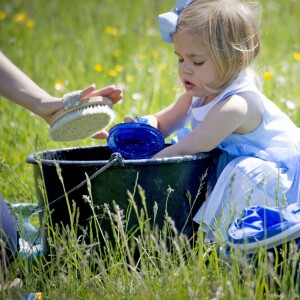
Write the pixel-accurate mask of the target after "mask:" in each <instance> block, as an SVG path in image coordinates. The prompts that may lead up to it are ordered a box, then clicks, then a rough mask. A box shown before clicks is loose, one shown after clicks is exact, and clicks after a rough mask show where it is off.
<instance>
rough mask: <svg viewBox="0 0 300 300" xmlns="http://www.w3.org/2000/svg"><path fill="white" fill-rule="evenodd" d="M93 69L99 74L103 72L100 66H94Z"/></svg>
mask: <svg viewBox="0 0 300 300" xmlns="http://www.w3.org/2000/svg"><path fill="white" fill-rule="evenodd" d="M94 69H95V71H96V72H99V73H101V72H103V70H104V68H103V66H102V65H100V64H96V65H95V67H94Z"/></svg>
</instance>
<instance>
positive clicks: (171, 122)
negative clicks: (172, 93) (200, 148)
mask: <svg viewBox="0 0 300 300" xmlns="http://www.w3.org/2000/svg"><path fill="white" fill-rule="evenodd" d="M191 101H192V97H191V96H190V95H189V94H187V93H184V94H182V95H181V96H179V98H178V99H177V101H176V102H174V103H172V104H171V105H170V106H168V107H167V108H165V109H163V110H162V111H160V112H158V113H156V114H154V115H146V116H143V118H147V119H148V122H149V125H151V126H152V127H154V128H157V129H158V130H159V131H160V132H161V133H162V134H163V136H164V137H167V136H169V135H170V134H171V133H172V132H174V131H175V130H176V129H179V128H180V127H182V125H184V124H182V123H183V122H184V120H185V118H186V117H187V111H188V109H189V107H190V105H191ZM124 122H125V123H126V122H133V119H132V118H130V117H125V118H124Z"/></svg>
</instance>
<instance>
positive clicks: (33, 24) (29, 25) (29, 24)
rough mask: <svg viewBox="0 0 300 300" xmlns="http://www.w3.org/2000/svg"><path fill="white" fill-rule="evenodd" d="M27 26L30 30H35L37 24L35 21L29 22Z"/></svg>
mask: <svg viewBox="0 0 300 300" xmlns="http://www.w3.org/2000/svg"><path fill="white" fill-rule="evenodd" d="M26 26H27V27H28V28H33V27H34V26H35V22H34V21H33V20H29V21H27V22H26Z"/></svg>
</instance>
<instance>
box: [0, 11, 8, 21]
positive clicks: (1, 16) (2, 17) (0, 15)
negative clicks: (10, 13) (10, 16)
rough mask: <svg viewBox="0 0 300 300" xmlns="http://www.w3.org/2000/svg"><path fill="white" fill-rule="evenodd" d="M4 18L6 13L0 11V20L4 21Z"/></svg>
mask: <svg viewBox="0 0 300 300" xmlns="http://www.w3.org/2000/svg"><path fill="white" fill-rule="evenodd" d="M6 17H7V14H6V12H5V11H2V10H1V11H0V20H5V19H6Z"/></svg>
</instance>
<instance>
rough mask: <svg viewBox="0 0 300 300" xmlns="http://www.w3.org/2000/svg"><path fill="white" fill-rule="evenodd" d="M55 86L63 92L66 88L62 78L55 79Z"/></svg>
mask: <svg viewBox="0 0 300 300" xmlns="http://www.w3.org/2000/svg"><path fill="white" fill-rule="evenodd" d="M54 87H55V89H56V90H57V91H58V92H62V91H63V90H64V89H65V86H64V84H63V83H62V82H61V81H60V80H56V81H55V85H54Z"/></svg>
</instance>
